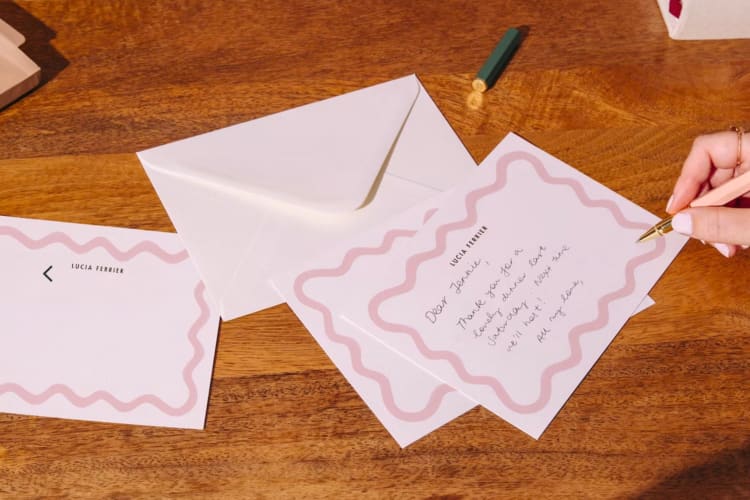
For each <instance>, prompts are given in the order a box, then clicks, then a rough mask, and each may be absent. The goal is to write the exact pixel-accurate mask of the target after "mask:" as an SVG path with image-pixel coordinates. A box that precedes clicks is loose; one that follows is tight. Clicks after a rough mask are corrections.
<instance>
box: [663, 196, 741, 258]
mask: <svg viewBox="0 0 750 500" xmlns="http://www.w3.org/2000/svg"><path fill="white" fill-rule="evenodd" d="M672 228H673V229H674V230H675V231H676V232H678V233H682V234H685V235H687V236H691V237H693V238H697V239H699V240H704V241H708V242H713V243H711V244H712V245H713V246H714V247H716V249H717V250H718V251H719V252H720V253H721V254H722V255H724V256H725V257H731V256H733V255H735V254H736V253H737V251H738V250H739V249H740V248H741V247H745V246H748V245H750V209H743V208H729V207H701V208H688V209H687V210H683V211H681V212H679V213H677V214H676V215H675V216H674V217H673V218H672Z"/></svg>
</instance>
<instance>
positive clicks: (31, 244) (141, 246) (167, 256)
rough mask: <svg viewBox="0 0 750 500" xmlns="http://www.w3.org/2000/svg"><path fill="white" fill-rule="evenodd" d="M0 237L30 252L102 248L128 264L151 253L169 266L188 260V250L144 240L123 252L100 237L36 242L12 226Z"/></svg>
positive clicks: (52, 238)
mask: <svg viewBox="0 0 750 500" xmlns="http://www.w3.org/2000/svg"><path fill="white" fill-rule="evenodd" d="M0 236H10V237H11V238H14V239H15V240H16V241H18V242H19V243H20V244H21V245H23V246H25V247H26V248H28V249H29V250H39V249H40V248H44V247H47V246H49V245H52V244H54V243H60V244H61V245H63V246H66V247H68V248H69V249H70V250H71V251H72V252H73V253H76V254H79V255H82V254H85V253H88V252H90V251H91V250H93V249H95V248H102V249H103V250H105V251H106V252H107V253H109V254H110V255H111V256H112V257H113V258H115V259H117V260H119V261H120V262H126V261H128V260H130V259H132V258H133V257H135V256H136V255H138V254H141V253H150V254H152V255H153V256H155V257H157V258H158V259H160V260H162V261H164V262H166V263H167V264H177V263H179V262H182V261H183V260H185V259H187V258H188V252H187V250H182V251H180V252H177V253H174V254H172V253H169V252H167V251H166V250H164V249H163V248H161V247H160V246H159V245H157V244H156V243H154V242H153V241H148V240H144V241H141V242H140V243H138V244H137V245H135V246H134V247H132V248H131V249H129V250H127V251H124V252H123V251H121V250H120V249H118V248H117V247H116V246H115V245H114V244H113V243H112V242H111V241H109V240H108V239H107V238H104V237H102V236H99V237H97V238H94V239H92V240H90V241H88V242H86V243H84V244H79V243H77V242H76V241H74V240H73V238H71V237H70V236H68V235H67V234H65V233H62V232H55V233H50V234H48V235H47V236H45V237H44V238H41V239H38V240H35V239H32V238H30V237H28V236H27V235H25V234H24V233H23V232H22V231H20V230H19V229H16V228H15V227H12V226H0Z"/></svg>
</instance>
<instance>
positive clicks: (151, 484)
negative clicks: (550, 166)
mask: <svg viewBox="0 0 750 500" xmlns="http://www.w3.org/2000/svg"><path fill="white" fill-rule="evenodd" d="M0 18H2V19H4V20H5V21H7V22H8V23H9V24H11V25H12V26H14V27H15V28H16V29H18V30H19V31H21V32H22V33H23V34H24V35H25V36H26V38H27V40H28V41H27V43H26V44H25V45H24V46H23V49H24V51H25V52H26V53H27V54H28V55H29V56H31V57H32V59H34V60H35V61H36V62H37V63H38V64H39V65H40V66H41V67H42V79H43V82H42V85H41V86H40V87H39V88H38V89H37V90H35V91H33V92H32V93H31V94H29V95H27V96H26V97H25V98H23V99H21V100H20V101H18V102H16V103H15V104H13V105H11V106H10V107H8V108H6V109H4V110H2V111H0V193H2V194H1V195H0V214H3V215H11V216H20V217H34V218H44V219H53V220H62V221H69V222H80V223H90V224H104V225H114V226H123V227H131V228H140V229H154V230H165V231H173V230H174V229H173V227H172V225H171V223H170V221H169V218H168V217H167V214H166V212H165V211H164V209H163V208H162V206H161V204H160V202H159V199H158V197H157V196H156V194H155V192H154V190H153V188H152V187H151V185H150V183H149V182H148V179H147V178H146V176H145V174H144V172H143V170H142V169H141V167H140V165H139V163H138V160H137V159H136V157H135V155H134V152H135V151H138V150H140V149H144V148H147V147H151V146H155V145H158V144H162V143H165V142H168V141H171V140H175V139H179V138H183V137H188V136H190V135H194V134H197V133H201V132H205V131H208V130H212V129H215V128H218V127H222V126H225V125H229V124H233V123H237V122H240V121H244V120H248V119H252V118H257V117H260V116H263V115H266V114H269V113H273V112H276V111H281V110H284V109H288V108H290V107H293V106H297V105H301V104H305V103H309V102H313V101H316V100H320V99H323V98H326V97H330V96H333V95H337V94H340V93H342V92H346V91H349V90H354V89H357V88H360V87H363V86H366V85H370V84H374V83H378V82H381V81H385V80H388V79H391V78H396V77H399V76H403V75H406V74H410V73H416V74H417V75H418V76H419V77H420V79H421V80H422V82H423V83H424V85H425V87H426V88H427V90H428V91H429V92H430V94H431V95H432V96H433V98H434V99H435V101H436V103H437V104H438V106H439V107H440V109H441V110H442V111H443V113H444V114H445V116H446V117H447V119H448V121H449V122H450V123H451V125H452V126H453V127H454V129H455V130H456V133H457V134H458V135H459V136H460V137H461V139H462V140H463V141H464V143H465V144H466V146H467V148H468V149H469V151H470V152H471V154H472V155H473V157H474V158H475V159H476V160H477V161H480V160H481V159H482V158H484V156H485V155H486V154H487V153H488V152H489V151H490V150H491V149H492V148H493V147H494V146H495V145H496V144H497V142H499V141H500V139H501V138H502V137H503V136H504V135H505V134H506V133H507V132H509V131H511V130H512V131H515V132H517V133H519V134H521V135H522V136H524V137H525V138H527V139H528V140H530V141H532V142H534V143H535V144H536V145H538V146H540V147H541V148H543V149H545V150H547V151H549V152H550V153H551V154H553V155H556V156H557V157H559V158H560V159H562V160H564V161H566V162H568V163H570V164H571V165H573V166H575V167H577V168H579V169H580V170H582V171H583V172H585V173H586V174H588V175H590V176H592V177H594V178H595V179H596V180H598V181H600V182H602V183H604V184H605V185H607V186H609V187H610V188H612V189H614V190H616V191H618V192H619V193H621V194H623V195H624V196H626V197H628V198H630V199H632V200H633V201H635V202H636V203H638V204H640V205H642V206H644V207H645V208H647V209H649V210H651V211H653V212H654V213H663V210H664V205H665V204H666V200H667V198H668V197H669V194H670V191H671V187H672V184H673V182H674V179H675V178H676V175H677V173H678V171H679V168H680V166H681V162H682V159H683V158H684V156H685V154H686V153H687V151H688V149H689V147H690V144H691V141H692V140H693V138H694V137H695V136H696V135H697V134H700V133H702V132H707V131H714V130H723V129H726V128H727V127H728V126H729V125H733V124H737V125H745V126H746V127H748V126H750V41H748V40H736V41H696V42H677V41H673V40H671V39H669V38H668V36H667V33H666V29H665V27H664V25H663V22H662V20H661V17H660V14H659V12H658V8H657V5H656V1H655V0H631V1H626V2H602V1H601V0H546V1H539V2H522V1H517V0H516V1H503V0H485V1H482V2H467V1H439V2H433V1H428V0H424V1H418V0H414V1H395V0H394V1H370V2H357V1H333V0H325V1H319V0H307V1H302V0H300V1H286V2H276V1H238V0H213V1H197V0H184V1H180V0H174V1H167V0H112V1H107V2H103V1H98V0H65V1H63V0H28V1H17V2H7V1H0ZM510 26H526V27H528V29H529V34H528V37H527V39H526V40H525V41H524V43H523V44H522V46H521V48H520V49H519V51H518V53H517V54H516V56H515V58H514V59H513V61H512V62H511V64H510V65H509V67H508V68H507V69H506V71H505V73H504V74H503V76H502V77H501V78H500V80H499V82H498V84H497V86H496V87H495V88H494V89H492V90H491V91H490V92H488V93H487V94H485V95H484V97H483V100H482V102H481V103H480V104H479V105H478V106H477V105H476V104H475V105H473V106H469V104H468V101H467V98H468V96H469V91H470V82H471V79H472V78H473V76H474V74H475V73H476V71H477V70H478V68H479V67H480V66H481V64H482V63H483V62H484V58H485V57H487V55H488V54H489V52H490V51H491V49H492V47H493V46H494V44H495V43H496V42H497V40H498V39H499V37H500V36H501V34H502V32H503V31H504V30H505V29H506V28H507V27H510ZM748 276H750V260H749V259H748V254H740V255H739V256H737V257H734V258H732V259H725V258H724V257H722V256H721V255H719V253H718V252H716V251H715V250H714V249H712V248H710V247H708V246H704V245H701V244H700V243H699V242H696V241H691V242H690V243H689V244H688V245H687V246H686V247H685V249H684V251H683V252H682V253H681V254H680V255H679V256H678V258H677V259H676V260H675V261H674V264H673V265H672V266H671V267H670V268H669V270H668V271H667V272H666V273H665V275H664V276H663V278H662V279H661V280H660V281H659V282H658V283H657V285H656V286H655V288H654V289H653V290H652V296H653V298H654V299H655V300H656V302H657V304H656V306H654V307H652V308H650V309H648V310H647V311H645V312H643V313H641V314H639V315H637V316H636V317H634V318H632V319H631V320H630V321H629V322H628V323H627V325H626V326H625V327H624V328H623V330H622V331H621V332H620V334H619V335H618V336H617V338H616V339H615V340H614V342H613V343H612V345H611V346H610V347H609V349H608V350H607V351H606V352H605V353H604V355H603V356H602V357H601V359H600V360H599V362H598V363H597V364H596V365H595V366H594V368H593V369H592V370H591V372H590V374H589V375H588V376H587V377H586V378H585V380H584V381H583V383H582V384H581V385H580V387H579V388H578V389H577V390H576V391H575V393H574V394H573V396H572V397H571V398H570V400H569V401H568V403H567V404H566V405H565V406H564V408H563V409H562V411H561V412H560V413H559V415H558V416H557V417H556V418H555V420H554V421H553V422H552V424H551V425H550V427H549V428H548V430H547V431H546V432H545V433H544V434H543V436H542V438H541V439H540V440H539V441H534V440H533V439H530V438H528V437H527V436H526V435H525V434H523V433H522V432H520V431H518V430H516V429H514V428H513V427H511V426H510V425H509V424H506V423H505V422H503V421H502V420H500V419H499V418H497V417H495V416H494V415H492V414H491V413H489V412H488V411H485V410H482V409H474V410H472V411H470V412H469V413H468V414H466V415H464V416H462V417H461V418H459V419H457V420H456V421H454V422H452V423H450V424H448V425H446V426H445V427H443V428H441V429H439V430H437V431H436V432H434V433H432V434H430V435H428V436H427V437H425V438H423V439H422V440H420V441H418V442H417V443H415V444H413V445H412V446H410V447H408V448H407V449H404V450H402V449H400V448H399V447H398V446H397V445H396V443H395V442H394V441H393V440H392V439H391V438H390V437H389V435H388V433H387V432H386V431H385V429H384V428H383V427H382V426H381V425H380V424H379V422H378V421H377V420H376V419H375V417H374V416H373V414H372V413H371V412H370V411H369V410H368V409H367V407H366V406H365V404H364V403H363V402H362V401H361V400H360V399H359V397H358V396H357V395H356V393H355V392H354V391H353V389H352V388H351V387H350V386H349V385H348V383H347V382H346V381H345V379H344V378H343V377H342V376H341V375H340V373H339V372H338V371H337V370H336V368H335V367H334V366H333V364H332V363H331V362H330V360H329V359H328V358H327V357H326V356H325V355H324V354H323V352H322V351H321V349H320V348H319V347H318V346H317V344H316V343H315V341H314V340H313V339H312V337H311V336H310V335H309V334H308V333H307V332H306V330H305V329H304V327H303V326H302V324H301V323H300V322H299V320H298V319H297V318H296V317H295V316H294V315H293V314H292V312H291V311H290V310H289V309H288V307H287V306H286V305H282V306H277V307H274V308H272V309H269V310H266V311H263V312H260V313H257V314H254V315H251V316H247V317H244V318H241V319H238V320H235V321H231V322H228V323H225V324H223V325H222V327H221V333H220V340H219V345H218V353H217V357H216V365H215V372H214V381H213V386H212V392H211V397H210V403H209V409H208V418H207V422H206V429H205V430H204V431H182V430H173V429H159V428H149V427H137V426H125V425H112V424H101V423H90V422H76V421H67V420H58V419H49V418H34V417H27V416H17V415H0V496H2V497H6V498H35V497H44V498H47V497H49V498H60V497H74V498H82V497H95V498H139V497H141V498H163V497H189V498H217V499H218V498H336V497H339V498H353V497H362V498H534V499H538V498H576V499H578V498H743V497H744V498H750V390H749V386H748V377H750V315H749V313H748V311H749V305H750V287H748V281H747V277H748ZM0 334H1V332H0Z"/></svg>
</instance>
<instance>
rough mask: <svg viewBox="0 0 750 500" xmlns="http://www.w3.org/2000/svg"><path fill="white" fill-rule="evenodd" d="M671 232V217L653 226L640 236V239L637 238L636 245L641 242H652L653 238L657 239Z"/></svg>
mask: <svg viewBox="0 0 750 500" xmlns="http://www.w3.org/2000/svg"><path fill="white" fill-rule="evenodd" d="M671 230H672V217H671V216H670V217H667V218H666V219H663V220H660V221H659V222H657V223H656V225H654V227H652V228H651V229H649V230H648V231H646V232H645V233H643V234H642V235H641V237H640V238H638V241H637V243H641V242H643V241H648V240H653V239H654V238H658V237H659V236H664V235H665V234H667V233H668V232H670V231H671Z"/></svg>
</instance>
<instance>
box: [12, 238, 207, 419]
mask: <svg viewBox="0 0 750 500" xmlns="http://www.w3.org/2000/svg"><path fill="white" fill-rule="evenodd" d="M0 236H10V237H11V238H14V239H15V240H17V241H18V242H19V243H20V244H21V245H23V246H25V247H26V248H29V249H31V250H38V249H40V248H44V247H46V246H49V245H52V244H53V243H60V244H62V245H64V246H66V247H68V248H69V249H70V250H72V251H73V252H74V253H77V254H83V253H87V252H89V251H91V250H93V249H94V248H97V247H99V248H104V249H105V250H106V251H107V252H109V254H110V255H112V257H114V258H115V259H117V260H119V261H123V262H124V261H127V260H130V259H132V258H133V257H135V256H136V255H138V254H140V253H150V254H152V255H154V256H156V257H157V258H159V259H161V260H162V261H164V262H166V263H169V264H176V263H179V262H181V261H183V260H185V259H186V258H187V257H188V254H187V251H186V250H183V251H181V252H178V253H176V254H170V253H168V252H167V251H165V250H164V249H162V248H161V247H160V246H159V245H157V244H156V243H154V242H152V241H142V242H141V243H139V244H138V245H136V246H134V247H133V248H131V249H130V250H128V251H126V252H122V251H120V250H119V249H118V248H117V247H116V246H115V245H114V244H113V243H112V242H111V241H109V240H108V239H106V238H104V237H97V238H94V239H93V240H91V241H89V242H88V243H86V244H84V245H79V244H78V243H76V242H75V241H74V240H73V239H72V238H70V237H69V236H68V235H66V234H65V233H61V232H56V233H51V234H49V235H47V236H46V237H44V238H42V239H40V240H34V239H31V238H29V237H28V236H26V235H25V234H24V233H23V232H21V231H20V230H18V229H16V228H14V227H10V226H0ZM205 290H206V286H205V285H204V283H203V282H202V281H199V282H198V284H197V285H196V287H195V290H194V291H193V296H194V298H195V301H196V303H197V304H198V308H199V309H200V314H199V315H198V318H197V319H196V320H195V321H194V322H193V324H192V325H191V327H190V330H188V335H187V338H188V340H189V341H190V344H191V345H192V347H193V356H192V358H191V359H190V360H188V362H187V364H186V365H185V367H184V368H183V370H182V377H183V380H184V381H185V385H186V386H187V388H188V398H187V400H186V401H185V403H183V404H182V405H181V406H178V407H174V406H170V405H169V404H168V403H166V402H165V401H164V400H162V399H160V398H159V397H158V396H155V395H153V394H144V395H141V396H138V397H137V398H135V399H133V400H131V401H122V400H120V399H117V398H116V397H115V396H114V395H113V394H111V393H109V392H107V391H104V390H100V391H96V392H94V393H92V394H90V395H88V396H80V395H78V394H76V392H75V391H74V390H73V389H72V388H71V387H69V386H67V385H65V384H54V385H51V386H50V387H48V388H47V389H46V390H45V391H43V392H41V393H39V394H34V393H32V392H30V391H28V390H26V389H25V388H24V387H22V386H20V385H19V384H15V383H12V382H11V383H4V384H0V394H6V393H13V394H16V395H17V396H18V397H20V398H21V399H22V400H24V401H25V402H27V403H29V404H32V405H39V404H42V403H44V402H45V401H47V400H48V399H50V398H51V397H52V396H54V395H56V394H59V395H61V396H63V397H64V398H66V399H67V400H68V401H69V402H70V403H71V404H72V405H73V406H76V407H78V408H85V407H87V406H90V405H92V404H94V403H96V402H97V401H104V402H106V403H109V404H110V406H112V408H114V409H115V410H117V411H120V412H129V411H132V410H134V409H135V408H137V407H139V406H141V405H144V404H150V405H152V406H154V407H155V408H157V409H158V410H160V411H162V412H163V413H165V414H167V415H169V416H173V417H178V416H182V415H185V414H186V413H188V412H189V411H190V410H192V409H193V407H194V406H195V405H196V403H197V401H198V388H197V386H196V383H195V381H194V380H193V372H194V371H195V368H196V367H197V366H198V365H199V364H200V362H201V360H202V359H203V356H204V354H205V351H204V349H203V346H202V345H201V343H200V342H199V341H198V334H199V333H200V331H201V329H202V328H203V327H204V326H205V325H206V323H207V322H208V319H209V317H210V310H209V307H208V303H207V302H206V299H205V296H204V295H205Z"/></svg>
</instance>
